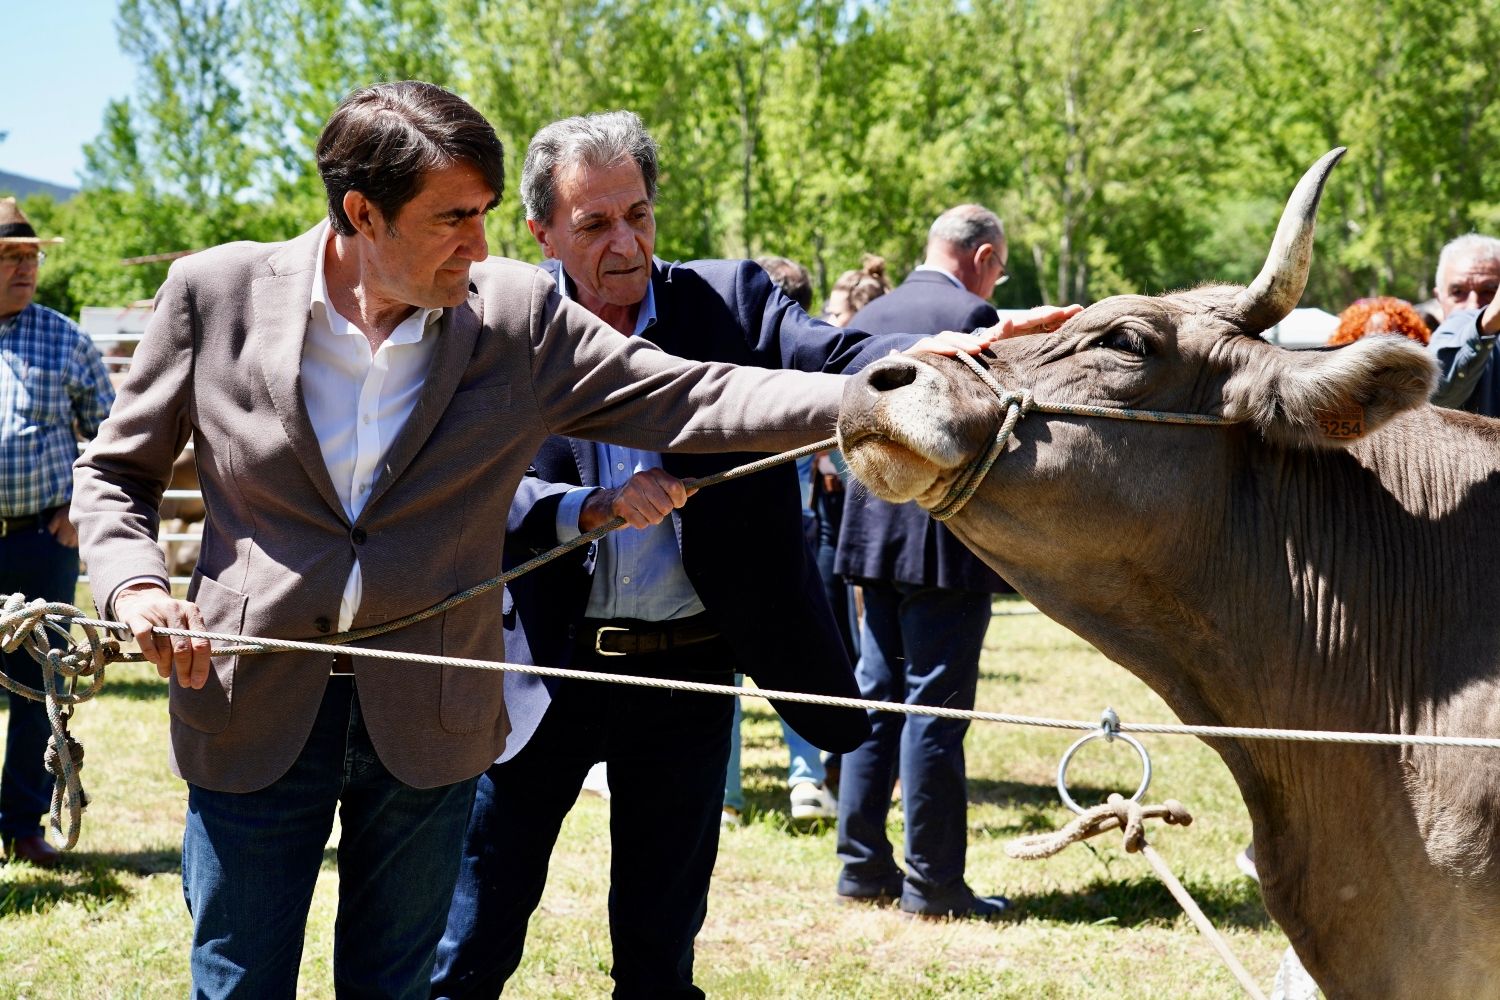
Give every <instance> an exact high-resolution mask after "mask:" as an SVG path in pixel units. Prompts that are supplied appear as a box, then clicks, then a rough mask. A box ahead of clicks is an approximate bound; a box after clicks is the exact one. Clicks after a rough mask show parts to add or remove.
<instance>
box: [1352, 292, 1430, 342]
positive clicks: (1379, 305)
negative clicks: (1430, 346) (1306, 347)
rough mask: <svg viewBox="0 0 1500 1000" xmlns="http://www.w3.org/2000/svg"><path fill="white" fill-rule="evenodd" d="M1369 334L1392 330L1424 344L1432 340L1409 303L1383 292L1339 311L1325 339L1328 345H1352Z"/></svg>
mask: <svg viewBox="0 0 1500 1000" xmlns="http://www.w3.org/2000/svg"><path fill="white" fill-rule="evenodd" d="M1372 333H1394V334H1400V335H1401V336H1403V337H1410V338H1411V339H1412V340H1415V341H1416V342H1417V343H1419V344H1422V345H1423V346H1426V344H1427V342H1428V341H1429V340H1430V339H1432V332H1431V331H1430V330H1428V328H1427V323H1426V321H1425V320H1423V319H1422V315H1421V314H1420V313H1418V312H1417V310H1416V307H1414V306H1413V305H1412V304H1411V303H1410V302H1407V301H1406V300H1405V299H1397V298H1392V297H1391V296H1389V295H1382V296H1379V297H1377V298H1373V299H1359V300H1358V301H1356V302H1355V303H1354V304H1353V305H1351V306H1350V307H1349V308H1348V309H1345V310H1344V311H1343V312H1341V313H1339V325H1338V328H1337V329H1336V330H1334V331H1333V336H1331V337H1329V338H1328V346H1329V347H1339V346H1341V345H1343V344H1352V343H1354V342H1355V341H1356V340H1358V339H1359V338H1361V337H1367V336H1369V335H1370V334H1372Z"/></svg>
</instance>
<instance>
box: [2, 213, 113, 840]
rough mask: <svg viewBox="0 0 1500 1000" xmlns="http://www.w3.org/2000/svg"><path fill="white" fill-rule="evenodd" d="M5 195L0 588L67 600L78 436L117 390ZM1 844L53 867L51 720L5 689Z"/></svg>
mask: <svg viewBox="0 0 1500 1000" xmlns="http://www.w3.org/2000/svg"><path fill="white" fill-rule="evenodd" d="M61 242H62V240H60V239H46V240H44V239H40V238H38V237H37V234H36V231H35V230H34V229H32V228H31V224H30V223H29V222H27V221H26V216H25V215H23V214H22V213H21V210H20V208H19V207H17V205H16V201H15V199H14V198H6V199H3V200H0V594H13V593H21V594H25V595H26V596H27V598H29V599H35V598H38V597H40V598H43V599H45V600H48V601H66V602H68V603H70V604H71V603H72V602H73V588H74V586H75V585H76V584H77V582H78V536H77V534H76V533H75V532H74V531H73V525H72V524H71V523H70V522H69V521H68V503H69V500H70V499H71V497H72V493H73V460H74V459H75V458H77V457H78V445H77V441H78V438H79V437H80V436H81V437H84V438H92V437H93V436H94V433H95V432H96V431H97V430H98V429H99V424H100V422H101V421H103V420H104V417H105V415H106V414H108V413H109V407H110V404H111V403H113V402H114V399H115V392H114V389H113V388H112V387H111V386H110V384H109V374H108V373H107V372H106V371H105V369H104V361H103V359H101V358H100V357H99V351H98V350H97V349H96V348H95V347H94V345H93V343H92V342H91V341H90V340H89V338H88V337H87V336H86V335H85V334H84V333H83V331H82V330H80V329H78V327H77V326H76V325H75V324H74V323H73V322H72V321H71V320H69V319H68V318H67V317H66V316H63V315H61V314H60V313H57V312H54V311H53V310H51V309H48V308H47V307H45V306H39V305H37V304H36V303H35V302H33V301H32V299H33V298H34V297H35V296H36V280H37V269H38V268H39V267H40V266H41V264H42V261H43V260H45V259H46V255H45V254H44V253H43V251H42V247H43V246H50V245H52V244H56V243H61ZM0 670H4V671H5V673H6V674H7V675H8V676H10V677H11V678H13V679H15V680H17V681H19V682H21V683H22V684H26V685H29V686H30V687H33V688H36V687H41V685H42V670H41V666H40V665H39V664H38V663H36V661H34V660H33V659H32V658H31V656H30V654H28V653H27V652H26V651H25V650H19V649H18V650H17V651H16V652H14V653H5V652H3V651H0ZM9 697H10V725H9V728H8V731H7V733H6V739H5V770H4V773H3V775H0V842H3V844H4V847H5V852H6V856H7V858H10V859H17V858H19V859H22V860H25V861H29V862H31V863H32V864H34V865H39V866H41V867H46V868H50V867H51V866H53V865H55V864H57V861H58V852H57V849H56V848H54V847H53V846H52V845H51V844H49V843H47V840H46V838H45V837H44V836H43V835H42V823H41V818H42V816H43V815H44V814H46V812H47V810H48V807H49V805H50V801H51V796H52V790H51V781H50V780H49V778H48V776H47V772H46V770H45V769H44V768H43V766H42V755H43V753H44V752H45V750H46V747H47V736H48V733H49V731H50V730H49V728H48V725H47V712H46V709H45V707H44V706H43V705H42V704H41V702H36V701H31V700H29V699H27V698H23V697H21V696H20V695H17V694H10V695H9Z"/></svg>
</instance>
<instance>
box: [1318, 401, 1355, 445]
mask: <svg viewBox="0 0 1500 1000" xmlns="http://www.w3.org/2000/svg"><path fill="white" fill-rule="evenodd" d="M1318 427H1319V428H1320V429H1321V430H1322V431H1323V436H1324V437H1326V438H1331V439H1333V440H1334V441H1352V440H1354V439H1355V438H1360V437H1364V434H1365V410H1364V407H1362V406H1356V407H1351V408H1350V409H1347V410H1320V411H1318Z"/></svg>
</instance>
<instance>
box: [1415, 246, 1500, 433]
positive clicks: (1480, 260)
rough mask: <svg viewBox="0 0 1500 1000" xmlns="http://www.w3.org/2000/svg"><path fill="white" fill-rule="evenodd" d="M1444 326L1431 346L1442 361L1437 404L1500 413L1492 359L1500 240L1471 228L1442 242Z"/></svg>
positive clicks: (1498, 326)
mask: <svg viewBox="0 0 1500 1000" xmlns="http://www.w3.org/2000/svg"><path fill="white" fill-rule="evenodd" d="M1436 280H1437V286H1436V288H1435V292H1436V294H1437V300H1438V308H1439V309H1440V310H1441V311H1442V319H1443V322H1442V325H1441V326H1439V327H1438V328H1437V329H1436V330H1435V331H1433V334H1432V340H1431V341H1430V342H1429V343H1428V345H1427V349H1428V350H1429V351H1431V352H1432V354H1433V356H1434V357H1435V358H1437V362H1438V375H1439V377H1438V387H1437V391H1436V392H1434V393H1433V394H1432V401H1433V402H1434V403H1436V404H1437V405H1438V406H1447V407H1452V408H1453V409H1460V410H1468V411H1469V412H1470V413H1480V414H1483V415H1484V416H1487V417H1496V416H1500V379H1497V378H1496V376H1495V373H1494V366H1493V365H1492V364H1491V363H1490V362H1491V361H1492V360H1493V358H1494V354H1495V334H1496V333H1497V332H1500V297H1497V296H1496V294H1495V292H1496V289H1500V239H1495V238H1494V237H1493V236H1481V235H1480V234H1478V233H1469V234H1468V235H1466V236H1460V237H1458V238H1457V239H1456V240H1453V241H1452V242H1450V243H1449V244H1448V245H1447V246H1445V247H1443V250H1442V253H1440V254H1439V255H1438V266H1437V276H1436Z"/></svg>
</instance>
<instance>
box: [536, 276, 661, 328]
mask: <svg viewBox="0 0 1500 1000" xmlns="http://www.w3.org/2000/svg"><path fill="white" fill-rule="evenodd" d="M652 270H653V271H654V270H655V268H653V269H652ZM572 280H573V279H572V278H570V277H568V272H567V271H565V270H563V266H562V264H561V262H559V263H558V265H557V291H558V294H560V295H561V296H562V297H563V298H565V299H571V298H572V297H573V292H572V290H571V289H570V288H569V287H568V285H569V283H570V282H572ZM655 325H656V282H654V281H648V282H646V296H645V298H643V299H641V305H640V308H639V309H638V310H637V311H636V314H635V330H634V331H633V332H634V333H637V334H640V333H644V332H645V331H646V330H648V329H650V328H651V327H653V326H655Z"/></svg>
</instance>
